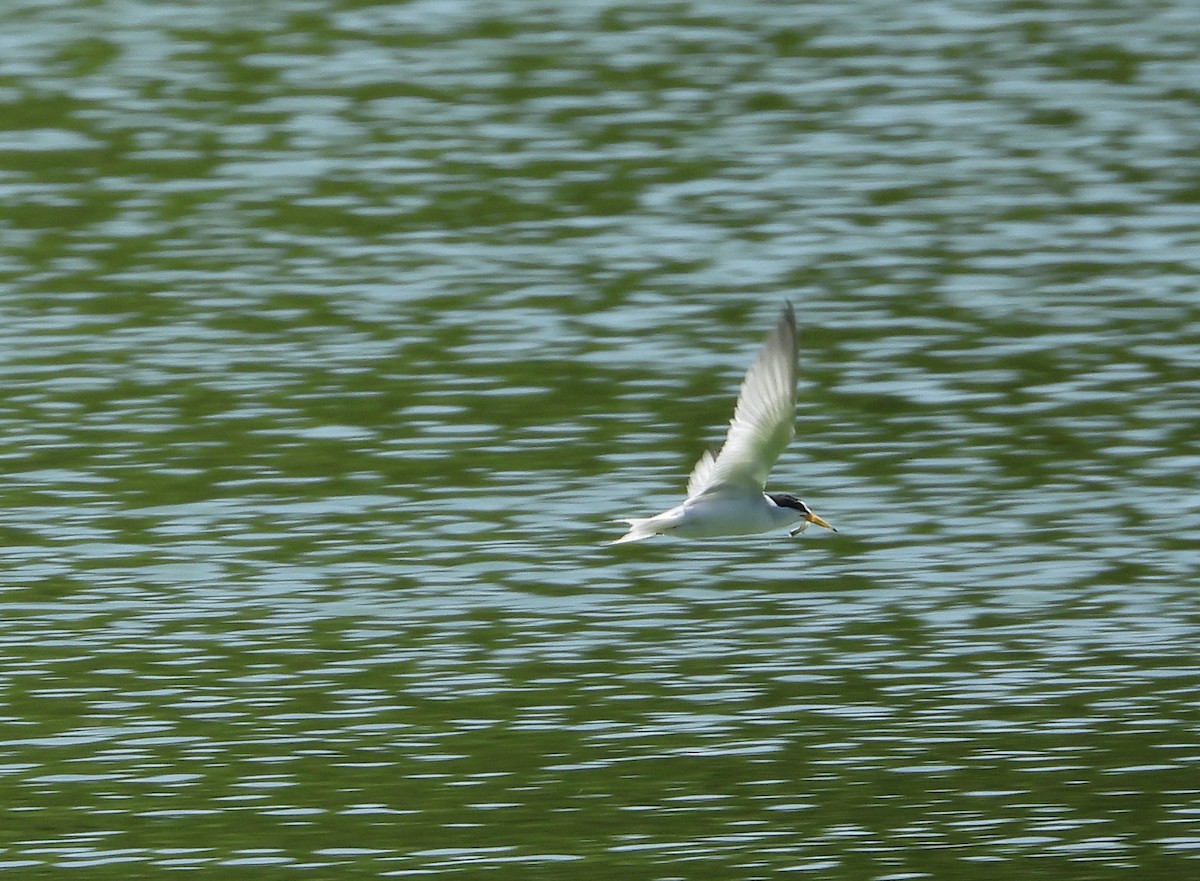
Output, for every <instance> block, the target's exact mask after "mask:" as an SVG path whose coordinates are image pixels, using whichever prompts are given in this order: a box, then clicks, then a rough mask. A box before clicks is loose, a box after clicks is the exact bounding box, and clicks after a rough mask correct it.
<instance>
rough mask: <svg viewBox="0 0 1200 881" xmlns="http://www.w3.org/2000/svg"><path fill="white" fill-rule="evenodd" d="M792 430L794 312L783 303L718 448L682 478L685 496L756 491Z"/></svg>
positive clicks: (783, 447) (765, 479) (789, 305)
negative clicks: (685, 491) (716, 451)
mask: <svg viewBox="0 0 1200 881" xmlns="http://www.w3.org/2000/svg"><path fill="white" fill-rule="evenodd" d="M795 433H796V316H795V313H794V312H793V311H792V304H791V303H788V304H787V305H786V306H784V308H783V314H782V315H780V316H779V323H778V324H776V325H775V328H774V330H772V331H771V332H770V333H769V334H768V335H767V339H766V341H765V342H764V343H763V346H762V348H761V349H760V350H759V352H758V356H757V357H756V358H755V359H754V363H753V364H751V365H750V369H749V370H748V371H746V378H745V379H744V380H742V390H741V392H740V393H739V394H738V401H737V407H736V408H734V411H733V418H732V419H731V420H729V432H728V433H727V434H726V435H725V443H724V445H722V447H721V452H720V453H718V454H717V455H716V456H714V455H713V454H712V453H709V452H706V453H705V454H704V455H703V456H701V457H700V461H699V462H697V463H696V467H695V468H693V469H692V474H691V477H689V478H688V498H689V499H692V498H695V497H696V496H699V495H703V494H705V493H714V492H717V491H719V490H722V489H724V488H727V487H728V488H730V489H734V488H736V489H741V490H747V491H755V492H762V488H763V485H764V484H765V483H766V482H767V475H768V474H770V472H771V466H772V465H774V464H775V460H776V459H778V458H779V456H780V454H781V453H782V452H783V451H784V450H785V449H786V448H787V445H788V443H789V442H790V441H791V439H792V437H793V436H794V435H795Z"/></svg>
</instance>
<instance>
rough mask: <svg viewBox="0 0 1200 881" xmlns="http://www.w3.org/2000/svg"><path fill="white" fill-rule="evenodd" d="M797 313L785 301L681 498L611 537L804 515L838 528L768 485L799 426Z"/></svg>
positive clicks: (751, 527) (743, 529)
mask: <svg viewBox="0 0 1200 881" xmlns="http://www.w3.org/2000/svg"><path fill="white" fill-rule="evenodd" d="M795 422H796V315H795V313H794V312H793V311H792V304H791V303H786V304H785V305H784V307H783V313H782V314H781V315H780V316H779V323H778V324H776V325H775V328H774V330H772V331H771V332H770V333H769V334H768V335H767V339H766V341H765V342H763V346H762V348H761V349H760V350H759V352H758V356H757V357H756V358H755V359H754V363H753V364H751V365H750V369H749V370H747V371H746V378H745V379H744V380H742V390H741V392H740V393H739V394H738V400H737V406H736V407H735V408H734V411H733V418H732V419H731V420H729V432H728V433H727V434H726V435H725V443H724V444H723V445H722V446H721V451H720V452H719V453H718V454H717V455H715V456H714V455H713V454H712V453H711V452H705V453H704V455H703V456H701V457H700V461H699V462H697V463H696V467H695V468H693V469H692V475H691V477H689V478H688V485H687V498H686V499H685V500H684V501H683V503H682V504H680V505H676V506H675V507H674V508H671V509H670V510H669V511H663V512H662V513H661V514H655V515H654V516H653V517H632V518H627V519H622V520H619V521H618V522H620V523H626V524H628V525H629V531H628V532H626V533H625V534H624V535H622V536H621V537H620V538H618V539H616V540H615V541H612V542H610V544H623V543H624V542H628V541H641V540H642V539H644V538H650V537H651V536H654V535H678V536H682V537H684V538H711V537H713V536H718V535H751V534H754V533H758V532H766V531H767V530H769V529H774V528H775V527H777V526H779V527H782V526H787V525H789V524H791V523H794V522H796V521H797V520H799V521H800V525H799V526H796V527H795V528H794V529H792V530H791V531H790V533H789V534H790V535H793V536H795V535H798V534H799V533H801V532H803V531H804V530H805V529H806V528H807V527H808V524H810V523H815V524H817V525H818V526H824V527H825V528H826V529H830V530H833V531H834V532H837V530H836V529H834V528H833V527H832V526H830V525H829V524H828V523H827V522H826V521H825V520H824V519H823V518H821V517H819V516H817V515H816V514H814V513H813V511H812V509H811V508H809V507H808V505H806V504H804V502H802V501H800V499H798V498H796V497H795V496H794V495H792V494H791V493H768V492H763V487H764V485H765V484H766V482H767V475H768V474H769V473H770V472H771V466H772V465H774V464H775V460H776V459H778V458H779V455H780V454H781V453H782V452H783V451H784V450H785V449H786V448H787V445H788V443H789V442H791V439H792V437H793V436H795V434H796V427H795Z"/></svg>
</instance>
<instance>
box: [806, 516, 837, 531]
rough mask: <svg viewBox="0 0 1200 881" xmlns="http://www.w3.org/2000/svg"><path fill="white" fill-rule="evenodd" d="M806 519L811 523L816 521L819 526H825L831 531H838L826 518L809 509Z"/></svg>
mask: <svg viewBox="0 0 1200 881" xmlns="http://www.w3.org/2000/svg"><path fill="white" fill-rule="evenodd" d="M804 519H805V520H807V521H808V522H809V523H815V524H817V525H818V526H824V527H825V528H826V529H828V530H830V531H831V532H837V530H836V529H834V528H833V527H832V526H830V525H829V524H828V523H826V522H825V518H823V517H818V516H817V515H816V514H814V513H813V512H812V511H809V512H808V514H807V515H806V516H805V518H804Z"/></svg>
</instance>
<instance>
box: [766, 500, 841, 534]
mask: <svg viewBox="0 0 1200 881" xmlns="http://www.w3.org/2000/svg"><path fill="white" fill-rule="evenodd" d="M767 498H769V499H770V500H771V501H772V502H774V503H775V504H776V505H777V506H779V507H780V508H792V509H794V510H795V511H796V512H797V514H798V516H799V517H800V518H801V520H800V525H799V526H797V527H796V528H795V529H793V530H792V531H791V533H790V534H791V535H799V534H800V533H801V532H803V531H804V530H805V529H807V528H808V524H810V523H815V524H817V525H818V526H824V527H825V528H826V529H828V530H831V531H833V532H837V530H836V529H834V528H833V527H832V526H830V525H829V523H827V522H826V521H825V518H823V517H821V516H819V515H817V514H815V513H813V510H812V508H810V507H808V505H806V504H804V502H802V501H800V500H799V499H798V498H796V497H795V496H794V495H792V494H791V493H767Z"/></svg>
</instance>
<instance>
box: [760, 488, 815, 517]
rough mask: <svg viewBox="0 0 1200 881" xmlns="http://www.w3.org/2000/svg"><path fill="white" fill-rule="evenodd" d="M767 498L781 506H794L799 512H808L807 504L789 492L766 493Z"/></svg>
mask: <svg viewBox="0 0 1200 881" xmlns="http://www.w3.org/2000/svg"><path fill="white" fill-rule="evenodd" d="M767 498H768V499H770V500H771V501H772V502H774V503H775V504H776V505H778V506H779V507H781V508H795V509H796V510H797V511H799V512H800V513H801V514H808V513H810V511H809V509H808V505H806V504H804V502H802V501H800V500H799V499H798V498H796V497H795V496H794V495H792V494H791V493H767Z"/></svg>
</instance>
